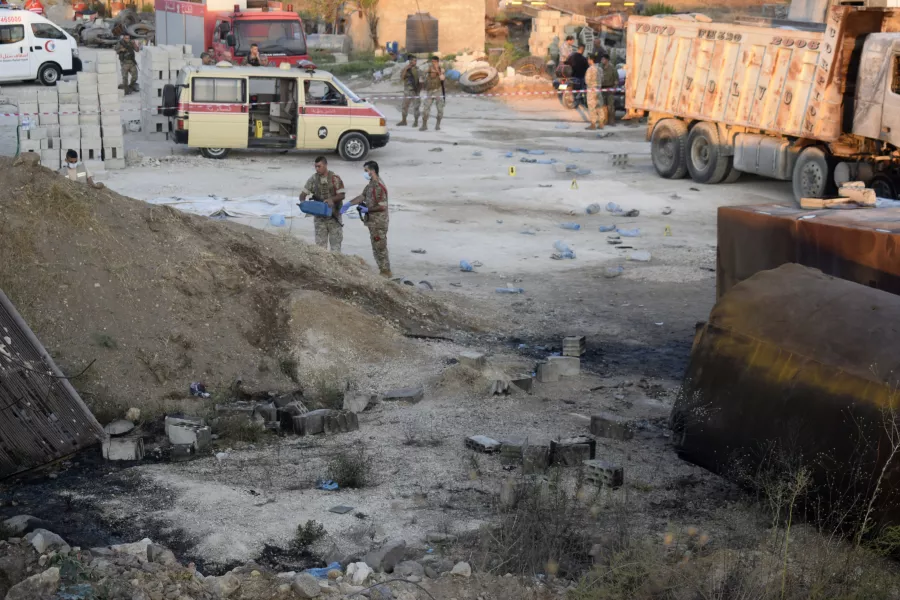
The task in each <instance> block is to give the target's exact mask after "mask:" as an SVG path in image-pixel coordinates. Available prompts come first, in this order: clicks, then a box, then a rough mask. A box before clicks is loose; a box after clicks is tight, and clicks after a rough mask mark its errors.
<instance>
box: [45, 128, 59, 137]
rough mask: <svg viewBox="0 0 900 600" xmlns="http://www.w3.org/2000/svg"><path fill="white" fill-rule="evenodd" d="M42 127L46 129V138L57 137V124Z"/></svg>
mask: <svg viewBox="0 0 900 600" xmlns="http://www.w3.org/2000/svg"><path fill="white" fill-rule="evenodd" d="M44 129H45V130H46V131H47V137H48V138H58V137H59V125H47V126H46V127H44Z"/></svg>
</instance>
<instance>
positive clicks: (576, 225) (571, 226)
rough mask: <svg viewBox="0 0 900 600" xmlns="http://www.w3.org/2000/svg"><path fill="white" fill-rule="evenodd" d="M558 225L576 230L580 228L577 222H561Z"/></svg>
mask: <svg viewBox="0 0 900 600" xmlns="http://www.w3.org/2000/svg"><path fill="white" fill-rule="evenodd" d="M560 227H562V228H563V229H571V230H572V231H578V230H579V229H581V225H579V224H578V223H563V224H562V225H560Z"/></svg>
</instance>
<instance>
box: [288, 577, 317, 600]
mask: <svg viewBox="0 0 900 600" xmlns="http://www.w3.org/2000/svg"><path fill="white" fill-rule="evenodd" d="M291 588H293V590H294V593H295V594H297V596H299V597H300V598H316V597H318V596H319V594H320V593H321V592H322V590H321V588H320V587H319V581H318V580H317V579H316V578H315V577H313V576H312V575H310V574H309V573H300V574H299V575H297V576H296V577H294V581H293V583H292V584H291Z"/></svg>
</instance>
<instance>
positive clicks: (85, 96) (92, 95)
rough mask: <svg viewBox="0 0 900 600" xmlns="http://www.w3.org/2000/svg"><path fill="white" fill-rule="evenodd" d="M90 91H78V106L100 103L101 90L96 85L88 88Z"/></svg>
mask: <svg viewBox="0 0 900 600" xmlns="http://www.w3.org/2000/svg"><path fill="white" fill-rule="evenodd" d="M87 87H88V89H84V90H81V89H79V90H78V104H90V103H92V102H97V101H98V98H97V97H98V95H99V94H98V92H97V90H98V89H99V88H98V87H97V86H96V85H91V86H87Z"/></svg>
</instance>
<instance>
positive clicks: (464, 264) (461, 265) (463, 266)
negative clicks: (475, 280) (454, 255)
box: [459, 260, 472, 273]
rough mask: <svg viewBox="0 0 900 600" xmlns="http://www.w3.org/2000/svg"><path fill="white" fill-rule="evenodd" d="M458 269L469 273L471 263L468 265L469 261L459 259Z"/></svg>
mask: <svg viewBox="0 0 900 600" xmlns="http://www.w3.org/2000/svg"><path fill="white" fill-rule="evenodd" d="M459 270H460V271H465V272H466V273H469V272H470V271H472V265H470V264H469V261H467V260H461V261H459Z"/></svg>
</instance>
